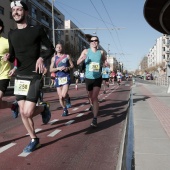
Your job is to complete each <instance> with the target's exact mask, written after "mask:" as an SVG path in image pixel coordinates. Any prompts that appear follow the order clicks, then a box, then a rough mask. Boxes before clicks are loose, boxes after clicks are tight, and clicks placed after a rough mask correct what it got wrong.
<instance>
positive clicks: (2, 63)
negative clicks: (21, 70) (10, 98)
mask: <svg viewBox="0 0 170 170" xmlns="http://www.w3.org/2000/svg"><path fill="white" fill-rule="evenodd" d="M3 30H4V24H3V21H2V20H1V19H0V44H1V45H0V109H5V108H9V107H11V103H9V102H7V101H2V97H3V96H4V94H5V92H6V90H7V87H8V85H9V82H10V78H11V76H12V75H13V74H14V72H15V70H16V69H17V67H16V60H15V62H14V68H13V69H12V70H10V69H11V64H10V62H9V61H8V60H7V58H8V57H9V44H8V40H7V39H6V38H4V37H2V36H1V33H2V32H3Z"/></svg>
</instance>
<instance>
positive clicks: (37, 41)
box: [8, 1, 54, 153]
mask: <svg viewBox="0 0 170 170" xmlns="http://www.w3.org/2000/svg"><path fill="white" fill-rule="evenodd" d="M11 8H12V17H13V19H14V21H15V22H16V23H17V29H15V30H11V31H10V32H9V35H8V40H9V53H10V58H9V60H10V61H13V60H14V57H16V58H17V61H18V69H17V75H16V79H15V87H14V94H15V95H16V99H17V102H18V104H19V109H20V114H21V118H22V121H23V124H24V126H25V128H26V130H27V131H28V133H29V135H30V137H31V141H30V143H29V144H28V145H27V146H26V147H25V148H24V150H23V152H26V153H29V152H32V151H34V150H35V149H36V148H38V147H39V146H40V142H39V138H38V137H37V135H36V133H35V129H34V121H33V117H34V116H35V115H37V114H40V113H41V115H42V120H43V123H44V124H47V123H48V122H49V120H50V118H51V112H50V110H49V104H48V103H45V102H44V103H42V105H41V106H36V103H37V100H38V97H39V87H40V83H41V77H42V73H43V71H44V60H45V59H47V58H50V57H51V55H52V54H53V53H54V47H53V45H52V43H51V42H50V40H49V39H48V37H47V35H46V33H45V31H44V29H43V28H42V26H30V25H28V24H27V22H26V17H27V15H28V7H27V5H26V4H25V3H24V2H22V1H13V2H11ZM41 44H43V45H45V47H46V50H45V51H44V52H43V53H40V50H41ZM20 87H22V88H20Z"/></svg>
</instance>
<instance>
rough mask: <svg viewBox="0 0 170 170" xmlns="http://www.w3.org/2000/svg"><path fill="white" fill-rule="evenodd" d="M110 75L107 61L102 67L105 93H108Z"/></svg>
mask: <svg viewBox="0 0 170 170" xmlns="http://www.w3.org/2000/svg"><path fill="white" fill-rule="evenodd" d="M109 76H110V68H109V67H108V66H107V63H104V64H103V67H102V79H103V89H104V91H103V93H104V94H106V86H107V87H108V88H109Z"/></svg>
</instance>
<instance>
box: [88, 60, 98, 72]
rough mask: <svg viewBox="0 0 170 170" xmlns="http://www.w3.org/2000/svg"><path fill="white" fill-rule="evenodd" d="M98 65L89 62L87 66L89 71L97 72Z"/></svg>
mask: <svg viewBox="0 0 170 170" xmlns="http://www.w3.org/2000/svg"><path fill="white" fill-rule="evenodd" d="M99 69H100V65H99V63H95V62H91V63H90V65H89V71H94V72H99Z"/></svg>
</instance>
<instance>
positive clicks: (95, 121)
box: [91, 118, 97, 128]
mask: <svg viewBox="0 0 170 170" xmlns="http://www.w3.org/2000/svg"><path fill="white" fill-rule="evenodd" d="M91 126H92V127H94V128H96V127H97V118H93V121H92V123H91Z"/></svg>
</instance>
